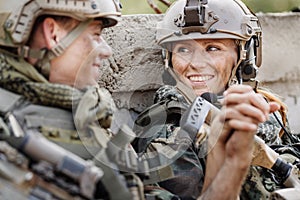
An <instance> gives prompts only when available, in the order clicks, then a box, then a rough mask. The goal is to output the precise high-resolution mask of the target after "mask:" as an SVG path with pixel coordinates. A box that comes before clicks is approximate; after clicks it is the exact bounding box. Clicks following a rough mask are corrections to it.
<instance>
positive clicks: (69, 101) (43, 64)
mask: <svg viewBox="0 0 300 200" xmlns="http://www.w3.org/2000/svg"><path fill="white" fill-rule="evenodd" d="M119 6H120V5H119V2H118V1H117V0H70V1H65V0H57V1H44V0H12V1H9V2H8V1H4V0H1V1H0V24H1V29H0V48H1V49H0V63H1V66H0V86H1V88H0V105H1V106H0V114H1V118H0V132H1V149H0V155H1V160H0V161H1V163H0V165H1V186H0V187H1V195H3V196H2V197H1V199H2V198H5V197H6V198H7V196H9V198H12V197H15V198H16V199H32V198H34V199H46V198H47V199H48V198H49V197H52V198H53V199H74V198H75V197H76V198H80V197H83V198H89V199H93V198H95V197H97V198H98V197H99V198H100V197H101V198H104V199H108V198H110V199H124V198H125V199H131V198H133V197H132V192H130V191H133V190H132V188H130V190H129V188H128V187H127V185H126V182H127V183H128V181H130V185H131V186H132V185H135V186H136V185H137V183H138V181H139V179H138V178H136V177H135V176H130V175H126V181H124V180H125V178H124V176H123V175H121V174H119V173H118V170H117V169H118V167H117V166H116V165H115V164H113V163H112V162H111V161H110V160H109V159H108V156H107V154H106V151H104V149H105V148H106V144H107V142H108V140H109V138H110V135H111V134H110V133H109V131H108V130H106V128H108V127H109V126H110V121H111V115H112V110H113V105H114V104H113V101H112V99H111V96H110V94H109V93H108V92H107V91H106V90H105V89H103V88H99V87H98V86H97V80H98V79H99V77H100V74H99V69H98V68H99V67H101V62H102V60H103V59H106V58H108V57H109V56H110V55H111V54H112V52H111V49H110V47H109V46H108V45H107V44H106V42H105V41H104V39H103V38H102V36H101V33H102V30H103V29H104V28H107V27H111V26H114V25H115V24H117V22H118V20H119V17H120V15H121V13H120V8H119ZM72 113H73V115H72ZM79 137H80V140H79ZM45 138H47V139H45ZM50 140H52V141H51V142H50ZM16 149H18V150H20V151H16ZM19 152H22V154H21V153H19ZM23 155H26V157H24V156H23ZM95 155H96V159H95V160H94V162H95V163H96V165H97V166H96V165H95V164H93V162H87V161H86V160H92V159H93V156H95ZM37 174H38V176H37ZM11 183H13V185H11ZM2 191H3V192H2ZM17 191H18V192H17ZM1 195H0V196H1Z"/></svg>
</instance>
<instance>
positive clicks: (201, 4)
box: [156, 0, 262, 82]
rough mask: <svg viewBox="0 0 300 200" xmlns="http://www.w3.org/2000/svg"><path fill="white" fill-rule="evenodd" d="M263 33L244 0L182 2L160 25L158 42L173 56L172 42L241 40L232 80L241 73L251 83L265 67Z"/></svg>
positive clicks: (241, 79)
mask: <svg viewBox="0 0 300 200" xmlns="http://www.w3.org/2000/svg"><path fill="white" fill-rule="evenodd" d="M261 34H262V33H261V26H260V24H259V21H258V18H257V17H256V16H255V15H254V14H253V13H252V12H251V11H250V10H249V9H248V8H247V7H246V6H245V5H244V3H242V2H241V1H240V0H179V1H176V2H175V3H174V4H173V5H172V6H171V7H170V8H169V9H168V10H167V12H166V14H165V16H164V18H163V20H162V21H161V22H159V23H158V25H157V34H156V39H157V42H158V44H159V45H161V46H162V47H163V48H164V49H166V50H167V51H168V52H169V53H171V51H172V45H171V44H172V43H174V42H178V41H183V40H195V39H234V40H237V41H239V42H238V47H239V61H238V64H237V66H236V67H235V68H234V69H233V72H232V76H231V79H233V78H234V76H235V75H236V73H237V79H238V81H240V82H242V81H246V82H251V81H253V79H254V78H255V76H256V71H257V67H259V66H260V65H261V52H262V41H261ZM169 53H167V54H166V56H167V59H169V56H170V55H168V54H169ZM168 62H170V61H169V60H168ZM238 66H240V68H239V69H238V70H237V67H238Z"/></svg>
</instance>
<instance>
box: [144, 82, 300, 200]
mask: <svg viewBox="0 0 300 200" xmlns="http://www.w3.org/2000/svg"><path fill="white" fill-rule="evenodd" d="M154 99H155V103H159V102H162V101H178V102H181V103H182V104H183V105H184V106H186V107H187V104H186V102H185V101H184V98H183V97H182V96H181V95H180V93H179V92H178V91H177V90H176V88H175V87H174V86H169V85H165V86H162V87H161V88H159V89H158V90H157V92H156V94H155V98H154ZM276 114H278V113H276ZM179 120H180V119H178V118H177V119H174V120H173V121H172V122H171V123H170V122H169V123H168V122H166V123H165V125H164V126H165V127H164V128H161V129H160V130H161V131H159V132H158V133H157V135H155V137H152V138H150V139H149V138H148V141H147V142H146V144H147V145H149V146H148V149H147V150H146V151H145V152H146V153H147V152H149V151H152V150H153V146H155V147H158V145H157V144H158V143H159V144H161V146H164V145H169V142H170V139H169V138H171V137H172V135H176V133H177V132H176V128H177V127H178V126H179ZM280 130H281V126H280V125H279V123H278V121H277V120H276V119H275V117H274V115H270V118H269V120H268V121H266V122H265V123H263V124H260V125H259V128H258V131H257V135H258V136H260V137H261V138H263V139H264V140H265V141H266V142H267V143H268V144H269V145H271V146H272V145H275V146H274V147H278V148H277V149H276V150H277V151H278V152H279V153H283V151H280V150H279V149H282V148H284V147H283V146H282V144H291V142H293V143H295V142H299V138H298V137H297V135H292V134H290V133H286V134H289V137H287V136H286V135H284V136H282V137H281V138H280V137H279V132H280ZM290 137H292V138H293V140H292V141H291V140H290V139H288V138H290ZM205 144H206V143H205V141H202V142H201V143H200V144H199V143H198V142H197V140H194V142H193V143H192V144H191V145H190V147H189V148H188V149H187V151H186V152H184V153H183V154H182V156H181V157H180V158H179V159H176V160H174V162H173V163H172V164H171V166H172V169H173V173H174V174H173V177H171V178H169V179H167V180H164V181H161V182H157V183H155V185H156V186H160V187H162V188H164V189H166V190H168V191H169V192H171V193H173V194H174V195H176V196H178V197H179V198H181V199H196V198H197V197H198V196H199V195H200V192H201V189H202V186H203V181H204V176H205V155H206V153H207V152H206V148H205ZM286 147H287V146H286ZM289 148H290V152H291V151H293V152H292V153H290V152H288V150H285V152H288V153H289V154H288V155H287V154H285V156H287V157H288V158H290V160H288V161H292V162H291V163H292V164H297V163H298V164H299V160H298V159H297V157H296V156H298V158H299V149H297V148H293V147H291V146H289ZM155 150H157V151H159V152H161V151H162V147H161V149H155ZM285 158H286V157H285ZM233 173H234V172H233ZM279 188H283V185H282V183H281V182H280V180H278V179H276V177H275V175H274V174H273V173H272V171H271V170H267V169H263V168H261V167H258V166H251V167H250V171H249V173H248V176H247V179H246V181H245V183H244V186H243V189H242V191H241V195H240V198H241V199H268V198H269V196H270V192H273V191H274V190H276V189H279Z"/></svg>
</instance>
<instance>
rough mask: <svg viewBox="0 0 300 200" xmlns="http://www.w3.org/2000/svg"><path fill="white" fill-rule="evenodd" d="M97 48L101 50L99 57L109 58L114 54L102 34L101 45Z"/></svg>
mask: <svg viewBox="0 0 300 200" xmlns="http://www.w3.org/2000/svg"><path fill="white" fill-rule="evenodd" d="M97 49H98V50H99V57H100V58H101V59H107V58H109V57H110V56H111V55H112V49H111V47H110V46H109V45H108V44H107V42H106V41H105V40H104V39H103V38H102V36H101V40H100V42H99V45H98V47H97Z"/></svg>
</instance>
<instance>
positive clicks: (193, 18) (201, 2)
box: [174, 0, 219, 34]
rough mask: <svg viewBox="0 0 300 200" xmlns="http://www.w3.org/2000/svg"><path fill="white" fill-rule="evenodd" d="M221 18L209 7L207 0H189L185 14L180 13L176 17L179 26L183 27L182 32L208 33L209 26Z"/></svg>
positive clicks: (176, 23)
mask: <svg viewBox="0 0 300 200" xmlns="http://www.w3.org/2000/svg"><path fill="white" fill-rule="evenodd" d="M218 20H219V17H218V16H217V15H214V13H213V12H212V11H209V10H208V9H207V0H187V2H186V5H185V7H184V16H183V15H182V14H180V15H179V16H178V17H177V18H175V19H174V23H175V25H176V26H177V27H182V33H183V34H188V33H190V32H200V33H207V32H209V28H210V27H211V26H212V25H213V24H214V23H215V22H217V21H218Z"/></svg>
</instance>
